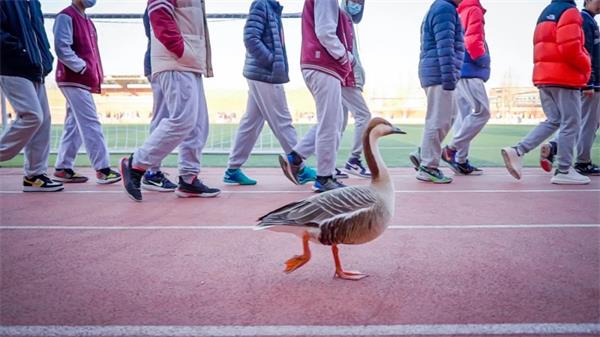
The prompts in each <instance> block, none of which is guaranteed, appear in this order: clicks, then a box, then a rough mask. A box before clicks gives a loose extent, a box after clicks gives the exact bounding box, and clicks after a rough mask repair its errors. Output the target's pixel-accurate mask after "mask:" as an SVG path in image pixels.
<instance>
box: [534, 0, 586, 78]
mask: <svg viewBox="0 0 600 337" xmlns="http://www.w3.org/2000/svg"><path fill="white" fill-rule="evenodd" d="M582 24H583V19H582V18H581V13H579V11H578V10H577V7H576V6H575V1H573V0H552V3H551V4H550V5H548V7H546V9H544V11H543V12H542V14H541V15H540V17H539V19H538V23H537V26H536V28H535V33H534V37H533V40H534V49H533V59H534V67H533V83H534V84H535V85H536V86H538V87H540V86H559V87H566V88H575V89H580V88H583V87H584V86H585V85H586V84H587V83H588V80H589V78H590V73H591V61H590V55H589V54H588V52H587V51H586V50H585V47H584V42H585V41H584V40H585V38H584V36H583V29H582Z"/></svg>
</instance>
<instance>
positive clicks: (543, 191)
mask: <svg viewBox="0 0 600 337" xmlns="http://www.w3.org/2000/svg"><path fill="white" fill-rule="evenodd" d="M563 192H575V193H598V192H600V189H555V190H403V191H396V194H439V193H445V194H452V193H563ZM56 193H59V195H62V194H123V195H125V192H124V191H122V190H111V191H101V190H83V191H68V190H66V191H61V192H56ZM150 193H151V192H150ZM221 193H222V194H309V195H313V194H314V192H312V191H309V190H306V191H298V190H287V191H286V190H277V191H275V190H274V191H231V190H227V191H221ZM1 194H27V195H36V194H37V195H39V194H41V193H36V192H27V193H25V192H22V191H15V190H12V191H0V195H1Z"/></svg>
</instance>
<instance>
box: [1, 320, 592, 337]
mask: <svg viewBox="0 0 600 337" xmlns="http://www.w3.org/2000/svg"><path fill="white" fill-rule="evenodd" d="M597 333H600V324H598V323H579V324H570V323H522V324H422V325H421V324H419V325H409V324H406V325H339V326H336V325H325V326H318V325H263V326H232V325H224V326H164V325H124V326H116V325H112V326H60V325H58V326H57V325H49V326H0V335H1V336H7V337H17V336H39V337H49V336H52V337H59V336H60V337H74V336H77V337H98V336H102V337H133V336H163V337H192V336H193V337H204V336H215V337H217V336H220V337H228V336H423V335H435V336H450V335H452V336H457V335H495V336H498V335H525V334H527V335H531V334H537V335H544V336H549V335H558V334H577V335H578V336H581V335H591V334H597Z"/></svg>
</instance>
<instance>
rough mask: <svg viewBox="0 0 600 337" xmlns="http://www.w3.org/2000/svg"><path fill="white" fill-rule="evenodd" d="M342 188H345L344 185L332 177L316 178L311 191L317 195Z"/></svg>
mask: <svg viewBox="0 0 600 337" xmlns="http://www.w3.org/2000/svg"><path fill="white" fill-rule="evenodd" d="M344 187H346V185H344V184H342V183H341V182H339V181H337V180H336V179H335V178H334V177H333V176H329V177H317V180H316V181H315V184H314V185H313V187H312V190H313V191H315V192H317V193H323V192H327V191H332V190H335V189H338V188H344Z"/></svg>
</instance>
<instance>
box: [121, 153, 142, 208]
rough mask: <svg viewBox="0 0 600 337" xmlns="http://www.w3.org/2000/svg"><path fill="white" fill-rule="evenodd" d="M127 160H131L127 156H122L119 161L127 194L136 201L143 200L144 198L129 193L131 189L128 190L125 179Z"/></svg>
mask: <svg viewBox="0 0 600 337" xmlns="http://www.w3.org/2000/svg"><path fill="white" fill-rule="evenodd" d="M127 161H129V158H127V157H123V158H121V162H120V163H119V171H121V178H122V179H121V181H123V188H125V194H127V196H128V197H129V199H131V200H133V201H135V202H142V199H141V198H140V199H137V198H136V197H134V196H133V195H131V193H129V191H128V190H127V180H126V179H125V177H126V176H127V175H126V174H125V172H126V171H127V164H128V163H126V162H127Z"/></svg>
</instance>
